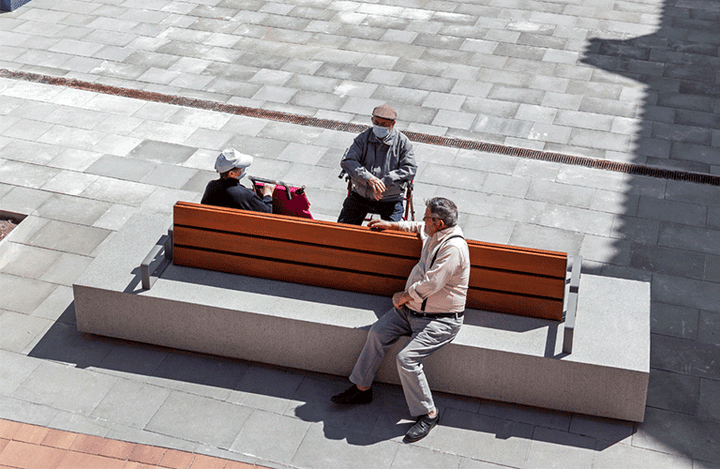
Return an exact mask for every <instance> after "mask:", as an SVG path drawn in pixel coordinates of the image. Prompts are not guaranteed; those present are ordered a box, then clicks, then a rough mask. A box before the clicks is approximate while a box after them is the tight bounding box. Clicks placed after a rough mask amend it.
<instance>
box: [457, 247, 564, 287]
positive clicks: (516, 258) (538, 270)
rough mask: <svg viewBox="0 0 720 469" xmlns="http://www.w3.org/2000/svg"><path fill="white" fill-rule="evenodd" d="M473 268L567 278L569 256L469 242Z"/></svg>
mask: <svg viewBox="0 0 720 469" xmlns="http://www.w3.org/2000/svg"><path fill="white" fill-rule="evenodd" d="M468 248H469V249H470V259H471V263H472V265H473V267H486V268H488V269H500V270H512V271H521V272H527V273H533V274H537V275H544V276H548V277H556V278H565V266H566V265H567V254H565V253H555V252H552V251H540V250H526V249H522V248H516V247H512V249H507V246H497V245H493V244H489V243H487V244H483V243H480V242H479V241H473V240H468Z"/></svg>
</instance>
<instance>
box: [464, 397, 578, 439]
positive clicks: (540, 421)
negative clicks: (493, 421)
mask: <svg viewBox="0 0 720 469" xmlns="http://www.w3.org/2000/svg"><path fill="white" fill-rule="evenodd" d="M478 413H479V414H481V415H487V416H490V417H495V418H498V419H503V420H511V421H513V422H521V423H527V424H530V425H534V426H536V427H538V428H550V429H555V430H559V431H563V432H567V431H568V429H569V428H570V421H571V418H572V415H571V414H568V413H564V412H556V411H548V410H545V409H540V408H536V407H528V406H522V405H515V404H507V403H502V402H491V401H486V402H482V404H481V406H480V409H479V410H478Z"/></svg>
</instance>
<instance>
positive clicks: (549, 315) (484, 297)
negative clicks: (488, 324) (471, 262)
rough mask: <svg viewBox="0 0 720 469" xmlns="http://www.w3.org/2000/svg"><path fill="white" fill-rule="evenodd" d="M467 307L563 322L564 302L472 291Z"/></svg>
mask: <svg viewBox="0 0 720 469" xmlns="http://www.w3.org/2000/svg"><path fill="white" fill-rule="evenodd" d="M466 307H468V308H472V309H479V310H483V311H496V312H498V313H506V314H519V315H522V316H529V317H534V318H542V319H550V320H553V321H562V311H563V301H562V300H548V299H542V298H534V297H529V296H523V295H514V294H510V293H499V292H491V291H481V290H475V289H471V290H470V291H469V292H468V297H467V302H466Z"/></svg>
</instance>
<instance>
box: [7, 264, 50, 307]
mask: <svg viewBox="0 0 720 469" xmlns="http://www.w3.org/2000/svg"><path fill="white" fill-rule="evenodd" d="M0 280H1V281H0V293H2V297H3V299H4V304H3V308H4V309H5V310H8V311H16V312H18V313H23V314H31V313H32V312H33V311H34V310H35V308H37V307H38V306H39V305H40V304H41V303H42V302H43V301H45V299H46V298H47V297H48V296H49V295H50V294H51V293H52V291H53V290H54V289H55V287H56V285H53V284H51V283H47V282H42V281H40V280H34V279H29V278H25V277H18V276H16V275H10V274H5V273H0Z"/></svg>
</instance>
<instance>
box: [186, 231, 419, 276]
mask: <svg viewBox="0 0 720 469" xmlns="http://www.w3.org/2000/svg"><path fill="white" fill-rule="evenodd" d="M175 243H176V245H179V246H192V247H196V248H200V249H205V250H209V251H222V252H223V253H227V254H228V255H232V254H237V255H244V256H250V257H255V256H256V257H264V258H271V259H277V260H278V261H288V262H294V263H298V264H314V265H321V266H326V267H331V268H336V269H344V270H354V271H361V272H365V273H367V274H371V275H372V274H374V275H379V276H391V277H399V278H402V277H405V278H407V276H408V275H409V274H410V271H411V270H412V268H413V267H414V266H415V264H416V263H417V258H412V257H409V258H404V257H398V256H389V255H383V254H376V253H370V252H357V251H349V250H343V249H338V248H334V247H332V246H317V245H310V244H294V243H288V242H287V241H285V240H277V239H267V238H254V237H249V236H244V235H240V234H230V233H224V232H216V231H203V230H201V229H195V228H187V227H182V226H179V227H176V228H175Z"/></svg>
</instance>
